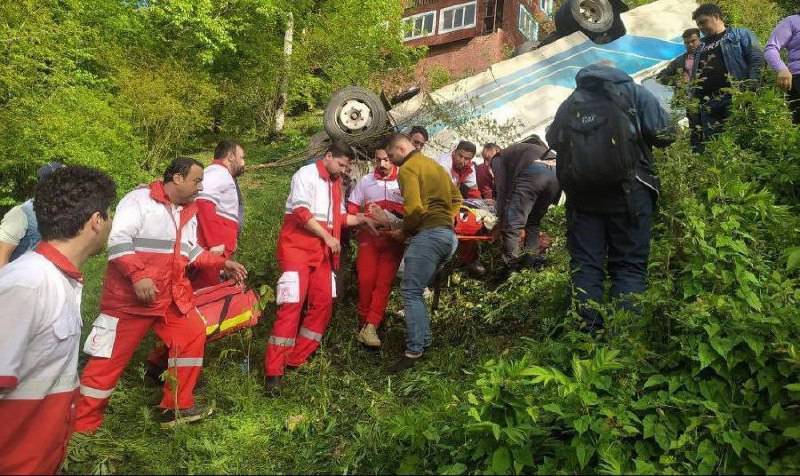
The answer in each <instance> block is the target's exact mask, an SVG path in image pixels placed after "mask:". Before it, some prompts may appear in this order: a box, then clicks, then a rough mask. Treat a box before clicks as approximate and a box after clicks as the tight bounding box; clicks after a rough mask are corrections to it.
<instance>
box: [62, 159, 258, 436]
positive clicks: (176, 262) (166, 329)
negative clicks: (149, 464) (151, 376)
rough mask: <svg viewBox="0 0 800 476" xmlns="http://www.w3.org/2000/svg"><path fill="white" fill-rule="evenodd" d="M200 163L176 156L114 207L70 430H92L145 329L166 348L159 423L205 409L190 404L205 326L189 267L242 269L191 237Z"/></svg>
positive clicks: (239, 274)
mask: <svg viewBox="0 0 800 476" xmlns="http://www.w3.org/2000/svg"><path fill="white" fill-rule="evenodd" d="M202 184H203V166H202V165H201V164H200V163H199V162H197V161H196V160H194V159H191V158H188V157H179V158H177V159H175V160H173V161H172V163H171V164H170V165H169V166H168V167H167V170H166V171H165V172H164V180H163V182H162V181H160V180H159V181H155V182H153V183H151V184H150V186H149V187H147V188H138V189H136V190H134V191H132V192H130V193H128V194H127V195H125V197H123V199H122V200H121V201H120V202H119V205H118V206H117V213H116V217H115V219H114V224H113V226H112V228H111V235H110V237H109V240H108V261H109V263H108V268H107V270H106V275H105V280H104V282H103V294H102V298H101V301H100V315H99V316H98V317H97V319H96V320H95V322H94V324H93V326H94V328H93V329H92V332H91V334H90V335H89V337H88V338H87V340H86V344H85V345H84V351H85V352H86V353H88V354H89V355H91V356H92V357H91V358H90V359H89V362H88V364H87V365H86V368H85V369H84V370H83V375H82V376H81V386H80V394H81V396H80V400H79V401H78V414H77V419H76V422H75V430H76V431H79V432H93V431H95V430H97V428H99V427H100V425H101V423H102V422H103V411H104V410H105V407H106V405H108V399H109V398H110V397H111V394H112V393H113V392H114V387H115V386H116V385H117V381H118V380H119V378H120V376H121V375H122V372H123V370H125V366H126V365H127V364H128V361H129V360H130V358H131V357H132V356H133V353H134V351H135V350H136V347H137V346H138V345H139V343H140V342H141V341H142V339H143V338H144V336H145V334H147V332H148V331H149V330H150V329H151V328H152V329H153V330H154V331H155V333H156V334H157V335H158V337H159V338H161V340H162V341H164V343H165V344H166V345H167V348H168V349H169V361H168V364H169V375H168V376H167V378H166V379H165V382H164V394H163V398H162V400H161V404H160V406H161V408H162V409H163V412H162V413H161V418H160V419H161V425H162V427H164V428H168V427H171V426H173V425H175V424H177V423H179V422H190V421H196V420H200V419H202V418H204V417H206V416H208V415H209V414H211V409H210V408H204V407H202V406H201V405H197V404H195V400H194V396H193V391H194V387H195V384H196V383H197V378H198V377H199V376H200V372H201V370H202V367H203V353H204V350H205V339H206V329H205V323H204V322H203V320H202V318H201V317H200V315H199V314H198V313H197V311H196V309H195V307H194V304H193V294H192V286H191V284H190V283H189V278H188V277H187V275H186V270H187V268H188V267H189V266H193V267H196V268H200V269H210V270H214V271H216V272H217V273H218V272H219V271H220V270H221V269H224V270H225V271H226V272H227V273H228V274H229V275H231V276H233V277H234V278H235V279H237V280H239V281H243V280H244V278H245V277H246V275H247V271H246V270H245V269H244V267H243V266H242V265H240V264H239V263H236V262H234V261H230V260H226V259H225V258H223V257H221V256H218V255H215V254H212V253H210V252H208V251H206V250H204V249H203V248H202V247H201V246H200V245H199V244H198V242H197V217H196V214H197V204H196V203H195V201H194V200H195V198H196V197H197V194H198V192H200V191H201V190H202V189H203V186H202Z"/></svg>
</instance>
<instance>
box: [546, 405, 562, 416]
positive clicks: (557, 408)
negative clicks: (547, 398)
mask: <svg viewBox="0 0 800 476" xmlns="http://www.w3.org/2000/svg"><path fill="white" fill-rule="evenodd" d="M542 409H543V410H547V411H548V412H551V413H555V414H556V415H559V416H562V417H563V416H564V412H563V411H562V410H561V406H559V405H558V404H557V403H548V404H547V405H544V406H543V407H542Z"/></svg>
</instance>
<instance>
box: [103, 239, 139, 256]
mask: <svg viewBox="0 0 800 476" xmlns="http://www.w3.org/2000/svg"><path fill="white" fill-rule="evenodd" d="M134 252H135V247H134V246H133V243H132V242H128V243H118V244H116V245H113V246H109V247H108V259H109V260H112V259H114V258H119V257H120V256H124V255H129V254H132V253H134Z"/></svg>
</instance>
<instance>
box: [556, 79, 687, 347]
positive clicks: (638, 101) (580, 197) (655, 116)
mask: <svg viewBox="0 0 800 476" xmlns="http://www.w3.org/2000/svg"><path fill="white" fill-rule="evenodd" d="M575 80H576V82H577V89H576V90H575V91H574V92H573V93H572V95H570V97H569V98H567V100H566V101H564V103H563V104H562V105H561V106H560V107H559V109H558V112H557V113H556V117H555V120H554V122H553V124H552V126H551V127H550V130H549V131H548V133H547V141H548V143H549V144H550V147H551V148H553V149H554V150H555V151H556V152H557V153H558V156H557V158H556V172H557V175H558V180H559V182H560V184H561V186H562V187H563V189H564V191H565V193H566V195H567V247H568V249H569V253H570V257H571V269H572V275H573V277H572V279H573V285H574V287H575V289H576V292H577V298H578V301H579V308H580V314H581V317H583V319H584V321H585V324H586V330H587V331H589V332H592V333H594V332H596V331H597V330H599V329H601V328H602V327H603V320H602V318H601V316H600V314H599V312H598V311H597V310H596V309H594V308H593V307H592V306H591V305H590V301H594V302H598V303H599V302H601V301H602V300H603V291H604V287H603V282H604V280H605V275H606V268H605V266H606V261H607V262H608V274H609V277H610V278H611V282H612V285H611V297H612V298H617V297H622V298H623V300H622V305H623V307H626V308H632V304H631V302H630V300H629V299H624V298H625V297H629V295H631V294H635V293H641V292H643V291H644V290H645V288H646V272H647V260H648V255H649V253H650V234H651V226H652V217H653V211H654V208H655V202H656V199H657V198H658V177H656V175H655V174H654V171H653V163H652V162H653V160H652V155H651V147H665V146H667V145H669V144H670V143H672V141H673V140H674V139H673V127H672V123H671V121H670V117H669V114H668V113H667V112H666V111H665V110H664V109H663V108H662V107H661V106H660V105H659V103H658V99H656V97H655V96H653V94H652V93H650V92H649V91H648V90H646V89H645V88H644V87H642V86H640V85H637V84H635V83H634V82H633V79H632V78H631V77H630V76H628V75H627V74H625V72H623V71H621V70H619V69H616V68H614V67H612V66H608V65H604V64H594V65H590V66H587V67H585V68H583V69H581V70H580V71H579V72H578V74H577V76H576V78H575Z"/></svg>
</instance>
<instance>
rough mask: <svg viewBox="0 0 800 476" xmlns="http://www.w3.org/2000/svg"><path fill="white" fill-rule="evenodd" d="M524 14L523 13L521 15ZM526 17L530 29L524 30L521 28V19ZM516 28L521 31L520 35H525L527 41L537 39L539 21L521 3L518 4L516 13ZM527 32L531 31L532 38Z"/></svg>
mask: <svg viewBox="0 0 800 476" xmlns="http://www.w3.org/2000/svg"><path fill="white" fill-rule="evenodd" d="M523 14H524V15H523ZM524 17H527V18H528V20H529V21H530V24H531V27H532V28H531V31H525V30H523V29H522V19H523V18H524ZM517 30H518V31H519V32H520V33H522V36H524V37H525V39H526V40H528V41H539V22H537V21H536V17H534V16H533V14H532V13H531V12H530V10H528V9H527V8H526V7H525V5H523V4H522V3H520V4H519V14H518V15H517ZM528 33H533V38H531V37H530V36H528Z"/></svg>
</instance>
